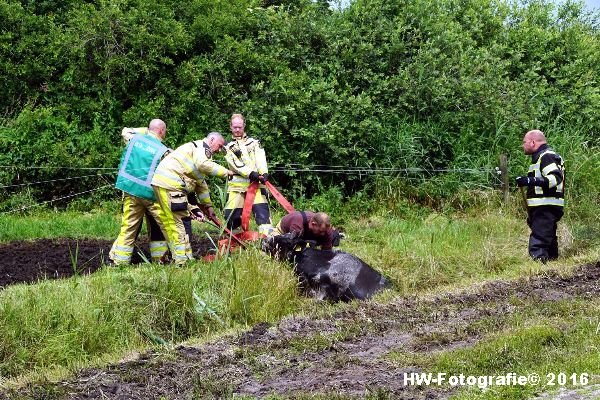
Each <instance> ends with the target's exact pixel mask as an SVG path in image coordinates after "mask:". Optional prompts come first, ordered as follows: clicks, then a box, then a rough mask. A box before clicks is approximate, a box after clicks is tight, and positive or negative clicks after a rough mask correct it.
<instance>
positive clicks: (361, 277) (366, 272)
mask: <svg viewBox="0 0 600 400" xmlns="http://www.w3.org/2000/svg"><path fill="white" fill-rule="evenodd" d="M294 267H295V269H296V272H297V273H299V274H300V275H302V276H303V277H304V278H305V279H306V281H307V282H308V283H309V284H310V285H312V286H314V285H319V286H321V288H320V289H322V290H321V291H322V292H324V293H325V294H326V296H327V297H328V298H330V299H331V300H333V301H339V300H342V301H350V300H352V299H361V300H362V299H367V298H369V297H371V296H372V295H373V294H375V293H376V292H378V291H379V290H381V289H383V288H384V287H385V286H386V284H387V282H386V280H385V278H383V276H382V275H381V274H380V273H379V272H377V271H375V270H374V269H373V268H371V267H370V266H369V265H368V264H367V263H365V262H364V261H362V260H361V259H360V258H358V257H356V256H354V255H352V254H349V253H346V252H343V251H331V250H316V249H312V248H308V249H305V250H303V251H302V252H301V253H300V254H298V255H297V256H296V259H295V262H294Z"/></svg>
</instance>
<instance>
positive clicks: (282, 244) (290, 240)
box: [262, 232, 304, 261]
mask: <svg viewBox="0 0 600 400" xmlns="http://www.w3.org/2000/svg"><path fill="white" fill-rule="evenodd" d="M302 244H304V241H303V240H302V239H301V238H300V237H299V234H298V233H297V232H289V233H286V234H284V235H277V236H272V237H269V238H266V239H265V240H263V242H262V250H263V251H264V252H265V253H267V254H269V255H270V256H271V257H273V258H275V259H277V260H280V261H282V260H287V261H293V259H294V249H296V247H297V246H299V245H302Z"/></svg>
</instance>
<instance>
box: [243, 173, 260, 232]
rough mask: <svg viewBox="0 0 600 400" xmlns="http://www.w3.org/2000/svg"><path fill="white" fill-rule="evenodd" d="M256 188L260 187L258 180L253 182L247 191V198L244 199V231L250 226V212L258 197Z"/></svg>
mask: <svg viewBox="0 0 600 400" xmlns="http://www.w3.org/2000/svg"><path fill="white" fill-rule="evenodd" d="M256 189H258V182H252V183H251V184H250V186H248V191H247V192H246V200H245V201H244V209H243V210H242V230H243V231H247V230H248V229H249V228H250V212H251V211H252V205H253V204H254V198H255V197H256Z"/></svg>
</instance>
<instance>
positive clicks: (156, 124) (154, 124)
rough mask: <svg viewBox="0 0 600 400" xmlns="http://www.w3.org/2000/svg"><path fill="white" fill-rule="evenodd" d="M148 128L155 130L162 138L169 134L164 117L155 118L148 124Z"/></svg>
mask: <svg viewBox="0 0 600 400" xmlns="http://www.w3.org/2000/svg"><path fill="white" fill-rule="evenodd" d="M148 130H149V131H151V132H154V133H155V134H156V135H157V136H158V137H159V138H160V139H161V140H162V139H164V138H165V135H166V134H167V124H165V122H164V121H163V120H162V119H158V118H155V119H153V120H152V121H150V123H149V124H148Z"/></svg>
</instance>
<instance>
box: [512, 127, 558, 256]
mask: <svg viewBox="0 0 600 400" xmlns="http://www.w3.org/2000/svg"><path fill="white" fill-rule="evenodd" d="M523 151H524V152H525V154H527V155H531V165H530V166H529V172H528V173H527V176H519V177H517V179H516V181H517V185H518V186H520V187H523V186H526V187H527V214H528V217H527V224H528V225H529V227H530V228H531V235H530V236H529V255H531V258H533V259H534V260H538V261H541V262H544V263H545V262H546V261H548V260H555V259H557V258H558V240H557V237H556V227H557V223H558V221H560V219H561V218H562V216H563V206H564V202H565V200H564V179H565V172H564V164H563V159H562V157H561V156H559V155H558V154H557V153H555V152H554V151H552V149H551V148H550V147H549V146H548V144H547V142H546V137H545V136H544V132H542V131H539V130H533V131H529V132H527V133H526V134H525V137H524V138H523Z"/></svg>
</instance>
